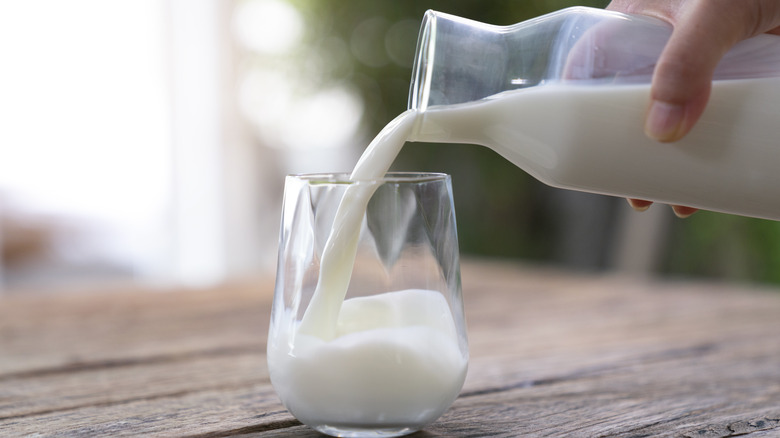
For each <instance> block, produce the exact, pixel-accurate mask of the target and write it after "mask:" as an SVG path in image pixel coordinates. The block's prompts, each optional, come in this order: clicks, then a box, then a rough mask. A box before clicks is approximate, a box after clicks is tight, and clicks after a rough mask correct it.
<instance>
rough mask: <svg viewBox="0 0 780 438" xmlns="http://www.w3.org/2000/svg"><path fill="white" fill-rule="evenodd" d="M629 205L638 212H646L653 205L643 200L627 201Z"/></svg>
mask: <svg viewBox="0 0 780 438" xmlns="http://www.w3.org/2000/svg"><path fill="white" fill-rule="evenodd" d="M627 201H628V205H630V206H631V208H633V209H634V210H636V211H646V210H647V209H648V208H650V206H651V205H653V203H652V202H651V201H643V200H641V199H627Z"/></svg>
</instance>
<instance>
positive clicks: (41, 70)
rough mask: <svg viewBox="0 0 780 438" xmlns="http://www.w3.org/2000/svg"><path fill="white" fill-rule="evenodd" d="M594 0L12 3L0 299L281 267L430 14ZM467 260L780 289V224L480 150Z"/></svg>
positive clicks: (469, 181)
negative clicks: (536, 175)
mask: <svg viewBox="0 0 780 438" xmlns="http://www.w3.org/2000/svg"><path fill="white" fill-rule="evenodd" d="M606 4H607V1H596V0H590V1H588V0H580V1H574V0H571V1H569V0H526V1H517V0H511V1H510V0H505V1H503V0H489V1H473V0H471V1H467V0H447V1H444V0H427V1H419V0H394V1H389V0H384V1H379V0H376V1H368V2H367V1H358V0H339V1H335V0H316V1H315V0H308V1H304V0H26V1H18V2H13V1H2V2H0V63H2V64H1V65H0V249H2V252H0V291H2V290H5V291H34V290H55V289H56V290H66V289H67V288H68V287H71V286H73V285H82V284H86V283H89V284H115V283H126V282H128V281H132V282H144V283H152V284H186V285H190V286H200V285H208V284H212V283H215V282H221V281H225V280H227V279H231V278H240V277H254V276H257V275H265V274H272V273H273V272H274V269H275V262H276V248H277V239H278V227H279V215H280V212H279V210H280V206H281V194H282V187H283V183H284V175H286V174H288V173H301V172H315V171H349V170H350V169H351V168H352V166H353V165H354V163H355V162H356V160H357V157H358V156H359V155H360V153H361V152H362V150H363V149H364V148H365V146H366V145H367V144H368V142H369V141H370V140H371V138H372V137H373V135H375V134H376V133H377V132H378V131H379V130H380V129H381V128H382V127H383V126H384V125H385V124H386V123H387V122H389V121H390V120H392V119H393V118H394V117H395V116H396V115H398V114H399V113H401V112H402V111H404V110H405V109H406V104H407V97H408V90H409V79H410V76H411V67H412V59H413V54H414V50H415V44H416V40H417V34H418V30H419V27H420V22H421V18H422V16H423V13H424V12H425V10H427V9H436V10H439V11H443V12H449V13H452V14H456V15H460V16H464V17H468V18H472V19H475V20H478V21H483V22H487V23H493V24H512V23H516V22H519V21H523V20H526V19H529V18H532V17H535V16H538V15H541V14H544V13H547V12H551V11H554V10H557V9H561V8H564V7H568V6H573V5H585V6H595V7H604V6H605V5H606ZM394 169H395V170H409V171H438V172H447V173H450V174H452V176H453V190H454V193H455V204H456V209H457V214H458V226H459V237H460V244H461V252H462V253H463V255H464V257H503V258H512V259H517V260H519V261H522V262H523V263H533V264H545V265H557V266H562V267H565V268H568V269H577V270H589V271H621V272H631V273H638V274H644V275H664V276H686V277H708V278H714V279H720V280H725V281H740V282H760V283H780V269H777V268H778V267H780V225H779V224H778V223H775V222H771V221H763V220H757V219H747V218H739V217H734V216H727V215H722V214H715V213H708V212H700V213H697V214H696V215H694V216H693V217H691V218H689V219H687V220H678V219H676V218H674V216H673V215H672V214H671V210H670V209H668V208H665V207H664V206H654V207H653V208H651V209H650V210H649V211H648V212H645V213H643V214H638V213H634V212H633V211H630V209H629V208H628V207H627V205H626V203H625V201H623V200H621V199H612V198H607V197H602V196H595V195H587V194H580V193H573V192H567V191H561V190H557V189H552V188H548V187H546V186H544V185H542V184H541V183H538V182H537V181H535V180H533V179H532V178H530V177H529V176H528V175H526V174H525V173H524V172H522V171H520V170H519V169H517V168H516V167H514V166H513V165H511V164H509V163H508V162H506V161H505V160H504V159H503V158H501V157H500V156H498V155H497V154H495V153H494V152H492V151H490V150H488V149H486V148H483V147H478V146H470V145H448V144H416V143H410V144H408V145H407V146H406V147H405V148H404V150H403V152H402V153H401V155H400V157H399V159H398V161H397V163H396V165H395V166H394Z"/></svg>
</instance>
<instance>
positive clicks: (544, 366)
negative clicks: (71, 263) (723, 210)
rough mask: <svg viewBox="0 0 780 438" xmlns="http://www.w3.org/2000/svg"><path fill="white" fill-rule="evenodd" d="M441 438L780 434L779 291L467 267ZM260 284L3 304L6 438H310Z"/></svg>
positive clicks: (1, 430) (0, 388) (0, 431)
mask: <svg viewBox="0 0 780 438" xmlns="http://www.w3.org/2000/svg"><path fill="white" fill-rule="evenodd" d="M463 288H464V295H465V297H466V313H467V319H468V324H469V337H470V345H471V362H470V368H469V374H468V378H467V380H466V384H465V387H464V389H463V392H462V395H461V396H460V398H459V399H458V400H457V401H456V402H455V404H454V405H453V407H452V408H451V409H450V410H449V411H448V412H447V413H446V414H445V415H444V416H443V417H442V418H441V419H440V420H439V421H437V422H436V423H434V424H432V425H430V426H429V427H428V428H426V430H425V431H424V432H419V433H417V434H415V435H412V437H418V438H419V437H434V436H462V437H466V436H468V437H483V436H485V437H486V436H506V437H510V436H511V437H514V436H556V437H558V436H583V437H613V436H625V437H649V436H653V437H655V436H670V437H730V436H745V435H748V436H749V437H751V438H754V437H769V436H780V291H777V290H767V289H765V288H757V287H742V286H734V285H722V284H721V285H714V284H702V283H694V282H670V281H658V280H655V281H652V280H640V279H636V278H626V277H618V276H603V275H602V276H599V275H575V274H571V273H565V272H560V271H555V270H546V269H534V268H530V267H524V266H521V265H518V264H512V263H507V262H473V261H472V262H469V263H464V266H463ZM271 289H272V284H271V282H263V281H258V282H247V283H243V284H229V285H224V286H222V287H218V288H214V289H213V290H190V291H181V290H180V291H163V292H160V291H143V290H130V289H129V290H126V291H111V292H104V293H87V292H79V293H68V294H60V295H33V296H21V295H12V296H8V297H5V298H0V435H1V436H27V435H31V436H118V435H132V436H187V437H232V436H242V437H251V436H264V437H265V436H268V437H293V436H294V437H315V436H319V435H317V434H316V433H314V432H312V431H311V430H310V429H308V428H307V427H305V426H302V425H301V424H300V423H298V422H297V421H296V420H295V419H294V418H293V417H292V416H291V415H290V414H289V413H288V412H287V411H286V410H285V409H284V407H283V406H282V405H281V404H280V402H279V400H278V399H277V397H276V395H275V393H274V391H273V389H272V388H271V386H270V384H269V381H268V373H267V369H266V364H265V338H266V331H267V325H268V314H269V308H270V300H271Z"/></svg>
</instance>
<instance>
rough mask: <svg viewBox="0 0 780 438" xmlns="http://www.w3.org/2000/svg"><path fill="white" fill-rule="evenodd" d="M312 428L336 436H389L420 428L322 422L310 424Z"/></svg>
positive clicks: (412, 431)
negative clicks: (316, 424) (344, 424)
mask: <svg viewBox="0 0 780 438" xmlns="http://www.w3.org/2000/svg"><path fill="white" fill-rule="evenodd" d="M312 429H314V430H316V431H317V432H320V433H324V434H325V435H330V436H336V437H352V438H356V437H382V438H390V437H394V436H404V435H409V434H410V433H415V432H417V431H418V430H420V429H419V428H417V427H402V426H399V427H371V426H370V425H366V426H340V425H339V426H334V425H329V424H322V425H319V426H312Z"/></svg>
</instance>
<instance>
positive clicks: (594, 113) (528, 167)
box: [409, 7, 780, 219]
mask: <svg viewBox="0 0 780 438" xmlns="http://www.w3.org/2000/svg"><path fill="white" fill-rule="evenodd" d="M670 33H671V28H670V26H669V25H667V24H666V23H664V22H661V21H659V20H656V19H653V18H650V17H641V16H633V15H626V14H621V13H616V12H610V11H604V10H598V9H591V8H579V7H578V8H569V9H564V10H562V11H559V12H556V13H552V14H549V15H546V16H543V17H539V18H536V19H533V20H529V21H527V22H523V23H519V24H517V25H514V26H507V27H499V26H490V25H486V24H483V23H477V22H474V21H470V20H466V19H463V18H459V17H454V16H451V15H447V14H441V13H438V12H432V11H429V12H428V13H427V14H426V17H425V20H424V22H423V27H422V30H421V34H420V40H419V42H418V48H417V60H416V62H415V66H414V73H413V76H412V81H413V82H412V87H411V91H410V100H409V107H410V108H412V109H416V110H418V111H419V112H420V115H419V117H418V120H417V124H416V126H415V129H414V130H413V132H412V134H411V136H410V140H412V141H427V142H451V143H474V144H479V145H483V146H487V147H489V148H491V149H493V150H495V151H496V152H498V153H499V154H501V155H503V156H504V157H506V158H507V159H509V160H510V161H512V162H513V163H515V164H516V165H517V166H519V167H520V168H522V169H524V170H525V171H527V172H528V173H530V174H531V175H533V176H534V177H536V178H538V179H539V180H541V181H542V182H545V183H547V184H549V185H552V186H555V187H563V188H569V189H575V190H581V191H587V192H593V193H601V194H608V195H615V196H621V197H629V198H639V199H647V200H651V201H658V202H662V203H669V204H679V205H687V206H691V207H698V208H702V209H707V210H714V211H722V212H728V213H735V214H740V215H747V216H755V217H761V218H770V219H780V135H778V134H780V131H778V128H777V126H778V121H780V37H778V36H774V35H760V36H757V37H754V38H752V39H749V40H746V41H743V42H741V43H739V44H737V45H736V46H735V47H734V48H733V49H732V50H731V51H730V52H728V53H727V54H726V56H725V57H724V59H723V60H722V61H721V63H720V64H719V65H718V67H717V69H716V72H715V81H714V83H713V86H712V94H711V98H710V101H709V103H708V106H707V108H706V110H705V112H704V114H703V115H702V117H701V119H700V121H699V122H698V123H697V125H696V126H695V127H694V129H693V131H692V132H691V133H690V134H689V135H687V136H686V137H685V138H684V139H683V140H682V141H679V142H677V143H674V144H658V143H657V142H655V141H652V140H650V139H648V138H647V137H646V136H645V135H644V134H643V131H642V127H643V125H644V123H643V121H644V116H645V112H646V110H647V107H648V105H649V97H650V79H651V75H652V72H653V68H654V66H655V62H656V61H657V59H658V56H659V55H660V53H661V50H662V49H663V47H664V45H665V44H666V41H667V40H668V37H669V35H670Z"/></svg>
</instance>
